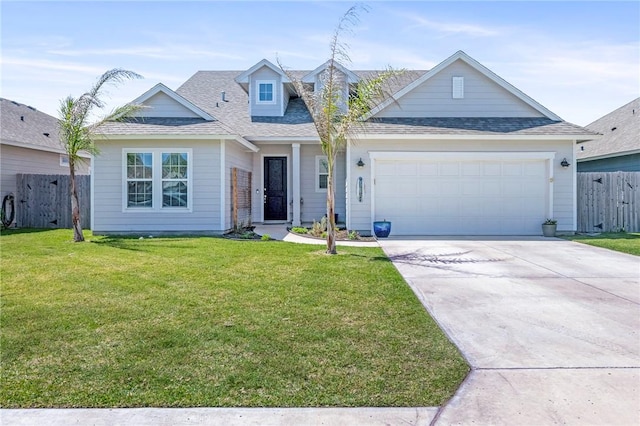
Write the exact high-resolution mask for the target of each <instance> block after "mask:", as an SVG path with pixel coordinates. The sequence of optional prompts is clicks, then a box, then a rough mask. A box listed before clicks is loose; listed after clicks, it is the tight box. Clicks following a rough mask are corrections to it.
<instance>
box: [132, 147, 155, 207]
mask: <svg viewBox="0 0 640 426" xmlns="http://www.w3.org/2000/svg"><path fill="white" fill-rule="evenodd" d="M127 207H153V154H152V153H150V152H128V153H127Z"/></svg>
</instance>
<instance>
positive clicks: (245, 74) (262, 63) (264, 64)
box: [235, 59, 290, 84]
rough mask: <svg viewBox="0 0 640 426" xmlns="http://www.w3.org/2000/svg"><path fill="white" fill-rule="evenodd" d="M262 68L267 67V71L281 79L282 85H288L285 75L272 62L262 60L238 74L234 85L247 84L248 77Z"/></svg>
mask: <svg viewBox="0 0 640 426" xmlns="http://www.w3.org/2000/svg"><path fill="white" fill-rule="evenodd" d="M262 67H267V68H269V69H271V70H272V71H274V72H275V73H277V74H279V75H280V76H281V77H282V82H283V83H290V81H289V78H288V77H287V75H286V74H285V73H284V71H282V70H281V69H280V67H278V66H276V65H274V64H273V63H272V62H270V61H268V60H266V59H263V60H261V61H260V62H258V63H257V64H255V65H254V66H252V67H251V68H249V69H248V70H246V71H244V72H242V73H240V74H239V75H238V76H236V78H235V81H236V83H240V84H242V83H249V76H250V75H251V74H253V73H254V72H256V71H257V70H259V69H260V68H262Z"/></svg>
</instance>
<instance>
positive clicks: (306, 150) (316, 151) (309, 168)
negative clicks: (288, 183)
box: [300, 145, 346, 224]
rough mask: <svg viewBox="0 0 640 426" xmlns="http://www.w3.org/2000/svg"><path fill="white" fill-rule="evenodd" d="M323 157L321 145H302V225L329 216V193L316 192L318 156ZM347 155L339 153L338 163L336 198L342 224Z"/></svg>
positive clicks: (344, 216) (344, 208)
mask: <svg viewBox="0 0 640 426" xmlns="http://www.w3.org/2000/svg"><path fill="white" fill-rule="evenodd" d="M318 155H323V153H322V148H321V147H320V145H302V146H301V147H300V174H301V177H300V197H301V198H302V199H303V200H304V204H303V205H302V209H301V217H300V220H301V221H302V223H305V224H307V223H311V222H313V221H314V220H315V221H319V220H320V219H321V218H322V216H325V215H326V214H327V192H326V191H324V192H317V191H316V156H318ZM345 179H346V169H345V155H344V153H339V154H338V158H337V161H336V179H335V184H336V197H335V202H336V204H335V211H336V213H338V215H339V220H340V222H344V221H345V218H346V200H345Z"/></svg>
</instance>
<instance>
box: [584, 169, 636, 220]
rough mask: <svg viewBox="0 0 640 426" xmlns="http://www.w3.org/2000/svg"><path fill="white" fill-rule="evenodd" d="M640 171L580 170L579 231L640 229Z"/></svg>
mask: <svg viewBox="0 0 640 426" xmlns="http://www.w3.org/2000/svg"><path fill="white" fill-rule="evenodd" d="M639 186H640V172H592V173H578V194H577V196H578V232H619V231H626V232H640V212H639V210H640V188H639Z"/></svg>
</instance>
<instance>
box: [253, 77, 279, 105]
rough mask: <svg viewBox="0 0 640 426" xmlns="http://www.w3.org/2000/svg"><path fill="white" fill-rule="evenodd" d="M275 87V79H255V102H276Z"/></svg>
mask: <svg viewBox="0 0 640 426" xmlns="http://www.w3.org/2000/svg"><path fill="white" fill-rule="evenodd" d="M275 87H276V84H275V81H266V80H258V81H256V102H257V103H259V104H274V103H276V96H275Z"/></svg>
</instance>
